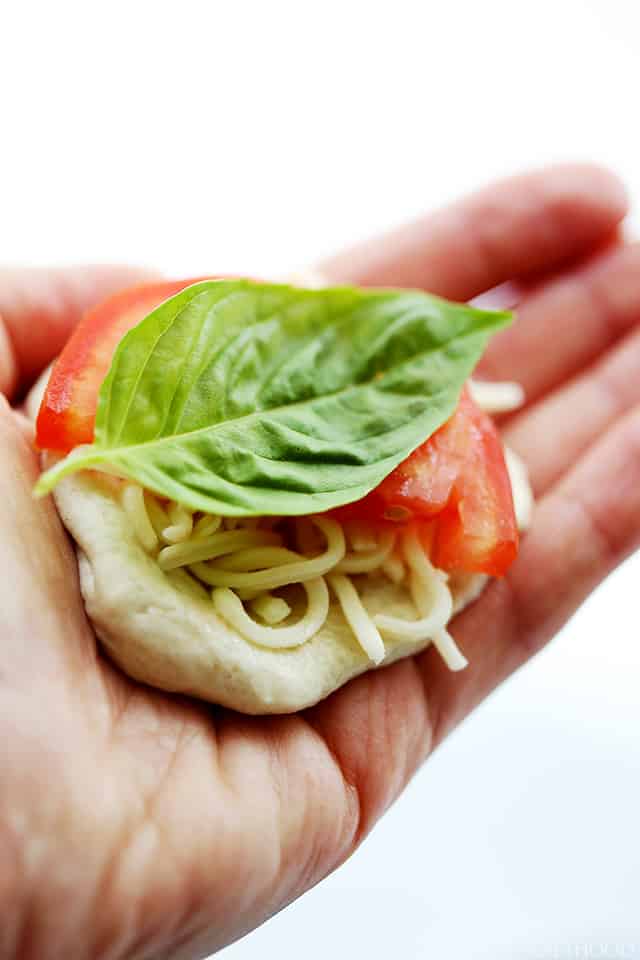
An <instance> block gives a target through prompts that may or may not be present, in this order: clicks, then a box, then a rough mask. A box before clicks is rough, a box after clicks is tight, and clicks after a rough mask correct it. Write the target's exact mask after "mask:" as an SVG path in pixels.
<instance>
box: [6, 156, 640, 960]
mask: <svg viewBox="0 0 640 960" xmlns="http://www.w3.org/2000/svg"><path fill="white" fill-rule="evenodd" d="M625 211H626V199H625V194H624V191H623V189H622V187H621V186H620V184H619V183H618V181H617V180H616V179H615V178H614V177H613V176H612V175H611V174H608V173H606V172H604V171H602V170H600V169H596V168H591V167H560V168H553V169H548V170H546V171H543V172H541V173H534V174H531V175H527V176H522V177H518V178H515V179H511V180H508V181H505V182H503V183H500V184H497V185H495V186H492V187H489V188H488V189H485V190H483V191H482V192H480V193H478V194H476V195H475V196H473V197H471V198H468V199H466V200H463V201H461V202H460V203H458V204H457V205H456V206H454V207H452V208H450V209H447V210H443V211H441V212H438V213H436V214H432V215H429V216H426V217H424V218H422V219H420V220H418V221H416V223H414V224H412V225H410V226H408V227H404V228H402V229H401V230H399V231H397V232H395V233H394V234H391V235H389V236H388V237H386V238H383V239H382V240H380V239H378V240H376V241H373V242H372V243H371V244H367V245H366V246H364V247H362V248H359V249H357V250H355V251H349V252H348V253H347V254H345V255H343V256H340V257H337V258H335V259H334V260H332V261H330V262H329V263H327V264H324V265H322V270H323V273H325V274H327V275H328V276H331V277H332V278H334V279H336V280H337V281H355V282H361V283H382V284H389V283H393V284H407V285H416V286H424V287H425V288H427V289H430V290H433V291H435V292H438V293H441V294H443V295H445V296H448V297H452V298H456V299H468V298H471V297H473V296H475V295H477V294H479V293H481V292H482V291H483V290H487V289H489V288H491V287H494V286H496V285H497V284H501V283H503V282H504V281H512V282H515V283H517V285H518V289H519V291H520V294H519V296H520V300H521V303H520V312H519V320H518V322H517V323H516V325H515V326H513V327H512V328H511V329H510V330H508V331H506V332H505V333H504V334H501V335H500V336H499V337H498V338H496V340H495V341H494V342H493V344H492V346H491V348H490V351H489V353H488V355H487V356H486V358H485V359H484V360H483V363H482V367H483V371H482V372H483V373H484V374H486V375H487V376H491V377H499V378H503V379H514V380H519V381H520V382H521V383H523V385H524V387H525V389H526V391H527V395H528V398H529V400H528V404H527V406H526V408H525V409H524V410H522V411H521V412H519V413H518V414H516V415H512V416H511V417H510V418H508V419H507V420H505V421H504V424H503V428H504V433H505V436H506V439H507V440H508V442H509V443H510V444H512V446H513V447H514V448H515V449H516V450H517V451H518V452H519V453H520V454H521V455H522V456H523V457H524V458H525V460H526V461H527V463H528V464H529V467H530V470H531V475H532V479H533V484H534V487H535V490H536V495H537V498H538V503H537V506H536V509H535V516H534V522H533V527H532V530H531V531H530V533H528V534H527V536H526V537H525V538H524V540H523V543H522V549H521V553H520V556H519V558H518V560H517V562H516V564H515V565H514V567H513V568H512V570H511V572H510V573H509V575H508V576H507V577H506V578H505V579H503V580H500V581H495V582H493V583H492V585H491V586H490V587H489V588H488V589H487V590H486V591H485V592H484V594H483V595H482V597H481V599H480V600H479V601H478V602H477V603H476V604H474V605H473V606H472V607H471V608H469V609H468V610H467V611H465V613H463V614H462V615H461V616H460V617H459V618H458V619H457V621H456V622H455V623H454V625H453V628H452V629H453V633H454V634H455V636H456V639H457V641H458V643H459V644H460V646H461V648H462V649H463V650H464V652H465V654H466V655H467V656H468V657H469V659H470V661H471V665H470V667H469V668H468V669H467V670H466V671H464V672H463V673H461V674H450V673H448V671H447V670H446V669H445V668H444V667H443V665H442V663H441V662H440V660H439V658H438V656H437V655H436V654H435V653H433V652H432V651H427V652H426V653H424V654H422V655H421V656H419V657H416V658H414V659H409V660H405V661H402V662H400V663H398V664H396V665H394V666H392V667H390V668H386V669H384V670H380V671H378V672H372V673H369V674H367V675H365V676H364V677H361V678H359V679H358V680H356V681H355V682H352V683H350V684H349V685H347V686H346V687H345V688H343V689H342V690H340V691H338V692H337V693H336V694H334V695H333V696H331V697H330V698H328V699H327V700H326V701H324V702H323V703H322V704H320V705H319V706H318V707H316V708H314V709H312V710H309V711H306V712H305V713H303V714H300V715H295V716H288V717H281V718H267V719H262V718H247V717H243V716H239V715H236V714H234V713H232V712H230V711H226V710H222V709H217V708H212V707H209V706H206V705H203V704H199V703H196V702H191V701H189V700H187V699H185V698H180V697H175V696H168V695H165V694H163V693H160V692H157V691H154V690H151V689H148V688H144V687H142V686H140V685H138V684H136V683H134V682H132V681H130V680H128V679H127V678H126V677H125V676H123V675H122V674H121V673H120V672H119V671H118V670H116V669H115V668H113V667H112V666H111V665H110V664H109V663H108V662H106V661H105V660H104V659H103V658H102V656H101V655H100V653H99V652H98V651H97V649H96V641H95V637H94V635H93V633H92V631H91V628H90V626H89V624H88V623H87V620H86V618H85V615H84V611H83V606H82V601H81V598H80V595H79V591H78V581H77V574H76V565H75V560H74V555H73V550H72V547H71V545H70V543H69V541H68V539H67V536H66V535H65V532H64V530H63V529H62V527H61V524H60V522H59V520H58V517H57V514H56V512H55V509H54V507H53V504H52V502H51V500H50V498H49V499H47V500H42V501H38V502H34V501H33V499H32V496H31V487H32V485H33V482H34V480H35V478H36V475H37V472H38V467H37V458H36V455H35V453H34V451H33V448H32V446H31V442H30V436H29V427H28V426H27V425H26V422H25V421H24V419H23V418H21V416H20V415H19V414H18V413H16V412H15V411H12V409H11V408H10V405H9V403H8V402H2V403H0V499H1V500H2V503H3V510H2V511H1V512H0V569H2V570H3V571H6V573H5V576H4V577H3V578H2V580H1V582H0V590H1V591H2V594H3V596H2V604H1V607H0V609H1V610H2V620H1V623H2V628H1V629H2V650H3V655H2V661H1V663H0V742H2V744H3V761H2V764H1V765H0V798H1V799H0V916H2V924H0V957H2V958H11V957H20V958H21V960H27V958H38V960H47V958H49V957H52V958H53V957H61V956H73V957H74V958H76V960H82V958H92V960H95V958H101V960H102V958H109V960H119V958H125V957H126V958H133V957H135V958H152V957H153V958H159V957H171V958H172V960H180V958H193V957H201V956H204V955H206V954H207V953H209V952H211V951H213V950H216V949H218V948H220V947H222V946H223V945H225V944H227V943H229V942H231V941H232V940H234V939H235V938H237V937H239V936H241V935H242V934H243V933H246V932H247V931H249V930H251V929H253V928H254V927H256V926H257V925H258V924H259V923H261V922H262V921H263V920H264V919H266V918H267V917H269V916H270V915H272V914H273V913H274V912H275V911H277V910H279V909H280V908H281V907H283V906H284V905H285V904H287V903H289V902H290V901H292V900H293V899H295V898H296V897H298V896H299V895H300V894H301V893H303V892H304V891H305V890H306V889H308V888H309V887H310V886H312V885H313V884H314V883H316V882H318V881H319V880H321V879H322V878H323V877H324V876H326V875H327V874H328V873H329V872H331V871H332V870H333V869H335V868H336V867H337V866H338V865H339V864H340V863H341V862H343V861H344V860H345V858H346V857H348V856H349V855H350V853H352V852H353V850H354V848H355V847H356V845H357V844H358V843H359V842H360V841H361V840H362V839H363V838H364V837H365V836H366V834H367V833H368V831H369V830H370V829H371V827H372V826H373V824H374V823H375V821H376V820H377V818H378V817H379V816H380V815H381V814H382V813H383V812H384V810H385V809H386V808H387V807H388V806H389V804H390V803H391V802H392V801H393V800H394V799H395V798H396V797H397V795H398V794H399V792H400V791H401V790H402V788H403V787H404V786H405V784H406V783H407V781H408V779H409V778H410V777H411V775H412V774H413V773H414V771H415V770H416V768H417V766H418V765H419V764H420V763H421V762H422V761H424V760H425V758H427V757H428V755H429V754H430V753H431V752H432V751H433V750H434V748H435V747H436V746H437V744H438V743H439V742H440V741H441V740H442V739H443V737H445V736H446V735H447V733H449V731H451V729H452V728H453V727H455V726H456V724H458V723H459V722H460V721H461V720H462V719H463V718H464V717H465V716H466V715H467V714H468V713H469V712H470V711H471V710H473V708H474V706H475V705H476V704H477V703H478V702H479V701H480V700H482V699H483V698H484V697H485V696H487V694H488V693H490V691H491V690H493V689H494V687H495V686H496V685H497V684H499V683H500V682H501V681H502V680H503V679H504V678H505V677H507V676H508V675H509V674H510V673H512V672H513V671H514V670H516V669H517V668H519V667H520V666H521V665H522V664H523V663H525V661H527V660H528V659H529V658H530V657H531V656H533V655H534V654H535V653H536V652H537V651H538V650H540V648H541V647H542V646H543V645H544V644H545V643H546V642H547V641H549V640H550V639H551V637H552V636H553V635H554V634H555V633H556V631H557V630H558V629H559V627H560V626H562V624H563V623H564V622H565V621H566V620H567V618H568V617H569V616H570V615H571V614H572V612H573V611H574V610H575V609H576V607H577V606H578V605H579V604H580V603H581V602H582V601H583V600H584V599H585V598H586V597H587V596H588V594H589V593H590V591H592V590H593V589H594V587H595V586H596V585H597V584H598V583H599V582H600V581H601V580H602V579H603V578H604V577H606V576H607V574H608V573H609V572H610V571H611V570H612V569H613V568H614V567H615V566H617V565H618V564H619V563H620V562H621V561H622V560H623V559H624V558H625V557H626V556H627V555H628V554H629V553H630V552H631V551H633V550H634V549H635V548H636V547H637V545H638V541H639V540H640V377H639V376H638V375H637V374H638V360H637V358H638V349H639V346H640V325H639V323H638V322H639V321H640V247H638V246H636V245H633V244H625V243H623V241H622V240H621V239H620V238H619V236H618V234H617V232H616V231H617V226H618V224H619V222H620V221H621V219H622V217H623V216H624V214H625ZM138 276H139V274H138ZM133 279H134V278H133V276H132V274H131V272H130V271H129V272H127V271H118V270H116V269H110V270H95V269H84V270H80V271H49V272H46V273H44V272H42V273H40V272H33V271H29V272H15V271H13V272H5V273H4V274H3V273H0V315H1V316H2V318H3V324H1V325H0V387H1V388H2V389H3V390H4V391H5V393H6V394H7V396H8V397H9V399H13V400H14V401H15V402H17V400H18V399H19V398H20V397H21V396H23V395H24V390H25V388H26V387H28V385H29V383H30V382H31V381H32V380H33V378H34V377H35V376H36V375H37V374H38V372H39V371H40V370H41V369H42V368H43V367H44V365H45V364H46V363H47V362H48V361H49V360H50V359H51V358H52V357H53V356H54V355H55V354H56V352H57V351H58V350H59V348H60V347H61V345H62V344H63V342H64V340H65V338H66V336H67V335H68V332H69V330H70V329H71V328H72V327H73V324H74V323H75V322H76V320H77V318H78V315H79V313H80V311H81V310H82V309H83V308H84V307H86V306H87V305H88V304H90V303H92V302H94V301H95V300H97V299H99V298H100V297H102V296H104V295H105V294H106V293H107V292H108V291H110V290H113V289H117V288H119V287H122V286H123V285H126V284H127V283H130V282H131V281H132V280H133ZM550 347H551V348H550Z"/></svg>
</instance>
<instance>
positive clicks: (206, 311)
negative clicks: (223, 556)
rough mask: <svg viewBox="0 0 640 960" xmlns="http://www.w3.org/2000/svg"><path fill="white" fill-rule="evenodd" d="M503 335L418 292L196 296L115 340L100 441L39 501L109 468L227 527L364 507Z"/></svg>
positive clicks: (221, 283)
mask: <svg viewBox="0 0 640 960" xmlns="http://www.w3.org/2000/svg"><path fill="white" fill-rule="evenodd" d="M509 321H510V315H509V314H506V313H494V312H487V311H483V310H476V309H474V308H472V307H469V306H465V305H461V304H455V303H448V302H447V301H445V300H441V299H439V298H437V297H434V296H431V295H430V294H427V293H423V292H421V291H416V290H362V289H355V288H347V287H340V288H330V289H324V290H306V289H297V288H294V287H291V286H285V285H276V284H258V283H253V282H250V281H246V280H229V281H227V280H216V281H205V282H203V283H198V284H194V285H193V286H192V287H189V288H187V289H186V290H183V291H182V292H181V293H179V294H178V295H177V296H175V297H173V298H172V299H171V300H167V301H166V302H165V303H163V304H162V305H161V306H160V307H158V308H157V309H156V310H154V312H153V313H151V314H150V315H149V316H148V317H146V318H145V319H144V320H143V321H142V322H141V323H139V324H138V325H137V326H136V327H135V328H133V329H132V330H130V331H129V333H127V334H126V336H125V337H124V338H123V339H122V341H121V342H120V344H119V345H118V348H117V350H116V352H115V354H114V357H113V361H112V364H111V369H110V370H109V373H108V375H107V377H106V379H105V381H104V383H103V384H102V387H101V389H100V396H99V401H98V410H97V417H96V427H95V442H94V443H93V445H91V446H85V447H79V448H77V449H76V450H75V451H73V452H72V453H71V454H70V455H69V456H68V457H66V458H65V459H64V460H62V461H60V462H59V463H58V464H56V465H55V466H54V467H53V468H52V469H51V470H49V471H48V472H47V473H45V474H43V476H42V477H41V479H40V482H39V483H38V486H37V492H39V493H45V492H47V491H49V490H51V489H52V487H53V486H54V485H55V484H56V483H57V482H58V481H59V480H60V479H61V478H62V477H64V476H65V475H67V474H70V473H72V472H74V471H76V470H81V469H85V468H96V469H100V468H101V467H103V468H105V469H109V470H115V471H116V472H117V473H118V474H121V475H122V476H125V477H128V478H130V479H132V480H135V481H137V482H138V483H140V484H142V485H143V486H144V487H148V488H149V489H151V490H154V491H156V492H157V493H159V494H161V495H164V496H166V497H170V498H171V499H173V500H177V501H178V502H179V503H183V504H185V505H186V506H189V507H191V508H193V509H196V510H204V511H208V512H212V513H222V514H227V515H232V516H241V515H251V514H271V515H286V514H305V513H315V512H318V511H322V510H328V509H330V508H331V507H336V506H340V505H342V504H345V503H349V502H351V501H353V500H358V499H360V498H361V497H363V496H364V495H365V494H367V493H368V492H369V491H370V490H372V489H373V488H374V487H376V486H377V485H378V484H379V483H380V482H381V481H382V480H383V479H384V477H385V476H387V474H389V473H390V472H391V471H392V470H393V469H394V467H396V466H397V464H398V463H400V462H401V461H402V460H404V458H405V457H407V456H408V454H409V453H410V452H411V451H412V450H414V449H415V447H417V446H418V445H419V444H421V443H422V442H423V441H424V440H425V439H426V438H427V437H429V436H430V435H431V434H432V433H433V432H434V431H435V430H436V429H437V428H438V427H439V426H441V425H442V424H443V423H444V421H445V420H446V419H447V418H448V417H449V416H450V415H451V414H452V413H453V411H454V409H455V407H456V404H457V401H458V397H459V394H460V391H461V389H462V386H463V384H464V382H465V380H466V379H467V377H468V376H469V374H470V373H471V371H472V370H473V368H474V366H475V365H476V363H477V361H478V359H479V357H480V355H481V353H482V351H483V349H484V347H485V345H486V342H487V339H488V337H489V335H490V334H491V333H492V332H494V331H495V330H498V329H499V328H501V327H503V326H505V325H506V324H507V323H508V322H509Z"/></svg>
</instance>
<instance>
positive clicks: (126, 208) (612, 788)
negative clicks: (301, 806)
mask: <svg viewBox="0 0 640 960" xmlns="http://www.w3.org/2000/svg"><path fill="white" fill-rule="evenodd" d="M639 6H640V5H639V4H637V3H636V2H634V0H629V2H626V3H625V2H621V0H618V2H616V0H609V2H607V3H604V2H600V3H598V2H575V0H574V2H567V0H564V2H561V0H555V2H552V3H549V2H546V0H545V2H543V0H537V2H535V3H527V2H520V3H519V2H516V0H504V2H493V0H483V2H475V0H469V2H460V0H447V2H446V3H443V2H438V3H429V2H428V0H423V2H415V3H407V2H398V0H396V2H375V0H368V2H362V3H359V2H351V3H350V2H348V0H343V2H340V3H334V2H329V0H324V2H316V3H309V2H304V0H298V2H295V3H294V2H290V3H286V2H258V0H256V2H253V3H250V2H242V0H239V2H231V0H228V2H226V3H216V2H214V0H210V2H189V0H182V2H179V3H178V2H175V3H169V2H162V0H155V2H134V0H127V2H121V0H110V2H109V3H103V4H97V3H87V2H86V0H85V2H77V3H71V2H60V0H58V2H56V3H50V2H43V3H40V4H39V3H35V2H22V3H17V2H14V3H11V4H6V5H5V6H3V7H2V8H1V9H2V12H1V13H0V102H1V104H2V114H1V116H2V130H3V137H2V141H1V142H0V171H1V172H2V176H1V178H0V261H4V262H7V263H37V264H49V263H69V262H82V261H118V260H124V261H129V262H133V263H137V264H145V265H150V266H154V267H158V268H160V269H162V270H165V271H167V272H169V273H171V274H173V275H177V276H179V275H181V274H197V273H200V272H207V271H216V272H217V271H220V272H222V271H225V270H229V271H234V270H235V271H238V272H247V273H254V274H256V275H263V276H264V275H269V274H272V273H281V272H285V271H288V270H290V269H292V268H294V267H298V266H302V265H304V264H305V263H307V262H309V261H313V259H314V258H316V257H318V256H320V255H322V254H325V253H328V252H330V251H332V250H334V249H335V248H337V247H340V246H341V245H343V244H345V243H347V242H351V241H353V240H355V239H356V238H358V237H361V236H366V235H367V234H369V233H370V232H371V231H374V230H377V229H380V228H382V227H385V226H387V225H390V224H392V223H395V222H397V221H399V220H402V219H403V218H405V217H408V216H413V215H415V214H416V213H418V212H420V211H422V210H423V209H427V208H429V207H433V206H436V205H439V204H441V203H443V202H445V201H447V200H448V199H450V198H453V197H454V196H456V195H457V194H459V193H460V192H461V191H464V190H467V189H469V188H472V187H474V186H476V185H479V184H481V183H483V182H485V181H487V180H489V179H491V178H493V177H495V176H496V175H500V174H503V173H507V172H512V171H514V170H518V169H522V168H526V167H530V166H534V165H539V164H543V163H546V162H549V161H552V160H559V159H589V160H597V161H601V162H604V163H607V164H610V165H611V166H613V168H614V169H616V170H617V171H619V172H620V173H621V174H622V175H623V176H624V178H625V179H626V181H627V183H628V185H629V187H630V189H631V193H632V197H633V200H634V203H635V207H636V211H637V208H638V204H639V203H640V132H639V121H638V91H639V82H638V81H639V79H640V78H639V71H638V54H639V53H640V43H639V42H638V34H639V31H640V11H639ZM639 282H640V278H639ZM639 571H640V563H639V562H638V561H637V560H633V561H631V562H629V563H628V564H627V565H626V567H625V568H624V569H623V570H622V571H621V572H620V573H619V574H617V575H616V576H615V577H614V578H612V579H611V581H610V582H609V583H608V584H607V585H606V586H605V587H604V588H603V589H601V590H600V591H599V592H598V593H597V594H596V596H595V597H594V598H593V599H592V600H591V601H590V603H589V604H588V605H587V606H586V607H584V608H583V610H582V611H581V613H580V614H579V615H578V616H576V617H575V618H574V620H573V622H572V623H571V624H570V626H569V627H568V628H567V629H566V630H565V631H564V632H563V634H562V636H561V637H560V638H559V639H558V640H557V641H556V643H555V644H554V645H553V647H552V648H551V649H549V650H548V651H547V652H545V653H544V654H543V655H542V656H540V657H539V658H538V660H537V661H536V662H535V663H534V664H533V665H531V666H530V667H528V668H527V669H526V670H524V671H522V672H521V673H520V674H519V675H518V676H517V677H515V678H514V679H513V680H512V681H511V682H510V683H508V684H506V685H505V686H504V687H503V688H502V689H501V690H500V691H499V692H498V693H497V694H496V695H494V696H493V697H492V698H491V699H490V701H489V702H488V703H487V704H486V705H485V706H484V707H482V708H481V709H480V710H478V711H477V713H476V714H475V715H474V717H473V718H472V719H471V720H470V721H469V722H467V723H466V724H465V725H464V727H463V728H462V729H461V730H460V731H459V732H458V733H456V734H455V735H454V736H453V737H452V738H451V740H450V742H449V743H448V744H447V745H445V747H444V748H443V749H442V750H441V751H440V752H439V753H438V754H437V755H436V756H435V758H434V759H433V760H432V762H430V763H429V765H428V767H427V768H426V769H425V770H424V771H423V772H422V773H421V774H420V775H419V776H418V777H417V778H416V780H415V781H414V782H413V784H412V785H411V787H410V789H409V790H408V791H407V793H406V795H405V797H404V798H403V799H402V800H401V802H400V803H399V804H398V805H397V807H396V808H395V809H394V810H393V811H392V812H391V813H390V814H389V815H388V816H387V817H386V818H385V820H384V821H383V822H382V823H381V824H380V826H379V827H378V828H377V830H376V831H375V833H374V835H373V837H372V838H371V839H370V841H369V842H368V843H367V844H365V846H364V848H363V849H362V850H361V851H360V852H359V853H358V854H357V855H356V856H355V857H354V858H353V859H352V860H351V861H350V862H349V863H348V864H347V865H346V866H345V867H344V868H343V869H341V870H340V871H338V873H337V874H336V875H335V876H333V877H332V878H331V879H330V880H328V881H326V882H325V883H324V884H322V885H321V886H320V887H318V888H317V889H316V890H314V891H313V892H311V893H310V894H309V895H307V896H306V897H305V898H303V899H302V901H300V902H299V903H297V904H296V905H294V906H292V907H291V908H289V909H288V910H286V911H285V912H284V913H283V914H281V915H280V916H279V917H277V918H275V919H274V920H273V921H271V922H270V923H268V924H267V925H266V926H264V927H263V928H262V929H261V930H259V931H258V932H256V933H255V934H253V935H252V936H250V937H248V938H246V939H245V940H244V941H242V942H241V943H239V944H236V945H235V946H233V947H231V948H230V949H229V950H228V951H227V953H226V954H225V957H226V960H249V958H253V957H262V956H264V955H265V954H266V955H267V956H269V955H271V954H276V952H277V955H278V957H279V958H280V960H288V958H292V960H293V958H294V957H295V958H298V957H299V956H300V955H304V956H305V958H306V960H315V958H323V960H324V958H325V957H326V956H327V955H332V954H333V955H337V956H340V957H342V956H347V955H348V954H351V953H356V954H357V955H360V954H362V955H366V956H367V957H369V958H371V960H372V958H383V957H384V958H387V957H388V956H390V955H397V956H400V957H402V958H403V960H412V958H418V957H420V958H425V957H431V956H433V957H438V958H439V960H449V958H462V957H465V958H466V957H471V958H476V957H485V956H486V957H492V958H498V957H500V958H501V957H505V958H506V957H510V958H512V957H522V958H531V960H533V958H538V957H557V958H560V957H583V956H584V957H596V958H597V957H607V958H611V957H629V956H638V957H640V917H639V916H638V900H639V896H638V894H639V889H638V888H639V886H640V883H639V878H640V837H639V836H638V818H637V811H638V807H639V804H640V779H639V774H640V754H639V749H638V739H639V738H638V734H639V732H640V698H639V697H638V681H639V679H640V649H639V647H638V630H639V628H638V616H637V603H636V602H635V598H636V595H637V589H638V588H637V582H638V572H639Z"/></svg>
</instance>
